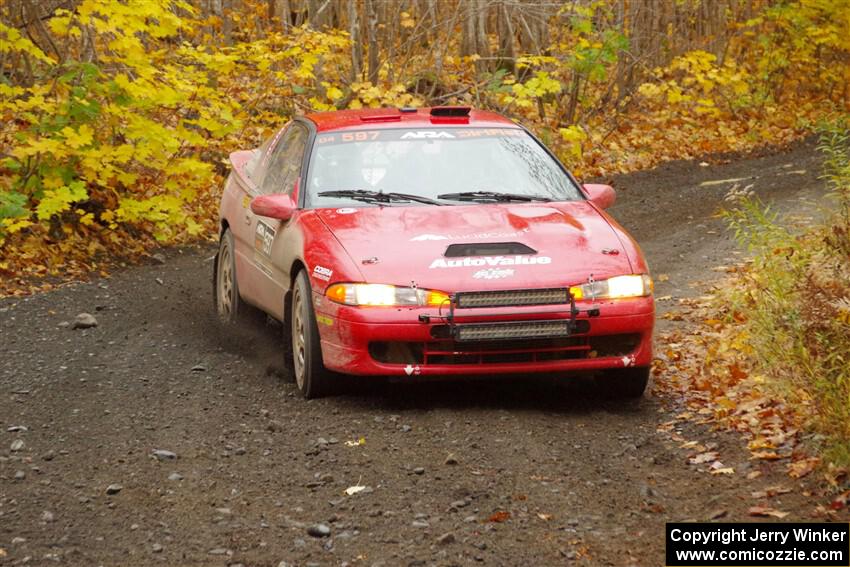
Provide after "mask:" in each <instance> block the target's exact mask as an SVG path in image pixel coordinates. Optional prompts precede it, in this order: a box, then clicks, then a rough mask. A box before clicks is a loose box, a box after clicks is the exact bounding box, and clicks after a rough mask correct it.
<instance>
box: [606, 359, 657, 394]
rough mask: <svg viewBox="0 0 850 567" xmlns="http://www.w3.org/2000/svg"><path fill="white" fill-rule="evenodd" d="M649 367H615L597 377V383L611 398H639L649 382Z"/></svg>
mask: <svg viewBox="0 0 850 567" xmlns="http://www.w3.org/2000/svg"><path fill="white" fill-rule="evenodd" d="M649 370H650V369H649V367H648V366H638V367H635V368H615V369H612V370H606V371H605V372H603V373H602V374H601V375H600V376H599V377H597V384H598V385H599V386H600V387H601V388H602V390H603V392H605V394H606V395H608V396H609V397H611V398H628V399H633V398H639V397H641V396H643V393H644V391H645V390H646V385H647V384H648V383H649Z"/></svg>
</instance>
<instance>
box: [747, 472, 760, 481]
mask: <svg viewBox="0 0 850 567" xmlns="http://www.w3.org/2000/svg"><path fill="white" fill-rule="evenodd" d="M760 476H761V471H750V472H748V473H747V480H753V479H756V478H758V477H760Z"/></svg>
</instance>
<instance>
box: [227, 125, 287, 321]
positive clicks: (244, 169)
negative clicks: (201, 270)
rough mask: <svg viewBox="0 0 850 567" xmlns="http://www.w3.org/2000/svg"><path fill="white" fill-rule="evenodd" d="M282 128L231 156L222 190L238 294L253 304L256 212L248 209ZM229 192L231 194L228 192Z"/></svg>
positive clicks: (254, 295)
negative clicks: (228, 173) (229, 171)
mask: <svg viewBox="0 0 850 567" xmlns="http://www.w3.org/2000/svg"><path fill="white" fill-rule="evenodd" d="M285 131H286V128H281V129H280V130H279V131H278V132H276V133H275V135H274V136H272V137H271V138H269V139H268V140H266V141H265V143H263V145H262V146H260V147H259V148H258V149H255V150H248V151H244V152H236V153H234V154H233V155H231V160H232V162H233V173H232V174H231V178H230V179H229V180H228V185H227V188H226V189H225V198H224V199H223V202H224V201H225V200H227V201H228V202H229V203H230V204H229V205H228V206H227V207H224V206H223V208H226V210H227V220H228V222H229V225H230V231H231V232H232V233H233V240H234V244H235V248H236V278H237V281H238V285H239V294H240V295H241V296H242V298H243V299H244V300H245V301H247V302H248V303H251V304H253V305H256V303H257V300H256V296H257V292H256V290H257V286H258V284H259V282H258V281H257V278H256V271H257V269H256V265H255V263H254V230H255V228H256V215H254V214H253V213H252V212H251V208H250V207H251V200H253V199H254V198H255V197H257V196H258V195H260V189H259V188H260V184H261V182H262V179H263V176H264V175H265V171H266V168H267V165H268V162H269V160H270V156H271V154H272V152H273V151H274V148H276V147H277V143H278V142H279V141H280V139H281V137H282V136H283V133H284V132H285ZM230 192H232V197H231V196H229V195H228V193H230Z"/></svg>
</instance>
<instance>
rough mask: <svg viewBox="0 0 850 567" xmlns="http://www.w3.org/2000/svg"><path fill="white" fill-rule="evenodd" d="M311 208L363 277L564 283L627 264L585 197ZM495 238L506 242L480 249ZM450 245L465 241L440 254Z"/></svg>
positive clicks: (624, 269) (438, 282) (463, 287)
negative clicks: (565, 200)
mask: <svg viewBox="0 0 850 567" xmlns="http://www.w3.org/2000/svg"><path fill="white" fill-rule="evenodd" d="M317 213H318V215H319V217H320V218H321V219H322V221H323V222H324V223H325V225H326V226H327V227H328V228H329V229H330V231H331V232H332V233H333V235H334V236H335V237H336V238H337V240H338V241H339V242H340V244H341V245H342V246H343V247H344V248H345V250H346V251H347V252H348V254H349V255H350V256H351V258H352V260H353V261H354V263H355V264H356V265H357V267H358V268H359V269H360V271H361V273H362V275H363V279H364V281H367V282H374V283H390V284H396V285H410V284H411V282H414V283H415V284H416V285H417V286H419V287H423V288H431V289H442V290H446V291H468V290H475V289H518V288H523V287H552V286H563V285H571V284H575V283H580V282H584V281H586V280H587V278H588V276H589V275H591V274H593V277H594V278H595V279H602V278H606V277H610V276H613V275H620V274H628V273H631V271H632V268H631V265H630V263H629V259H628V254H627V253H626V250H625V249H624V246H623V243H621V241H620V238H619V237H618V235H617V233H616V232H615V231H614V229H613V228H612V227H611V225H610V224H609V223H608V221H607V220H606V218H605V217H604V216H603V214H602V213H600V212H599V211H597V210H596V209H595V208H594V207H593V206H592V205H591V204H590V203H589V202H587V201H575V202H568V203H545V204H541V203H522V204H516V205H513V204H493V205H480V204H476V205H471V206H465V205H462V206H444V207H437V206H408V207H392V206H388V207H358V208H338V209H321V210H318V211H317ZM494 243H505V244H506V245H507V244H510V246H506V247H499V248H502V249H503V250H498V249H492V248H491V249H487V245H488V244H489V245H492V244H494ZM457 244H464V245H471V246H468V247H466V248H467V249H466V250H462V251H460V255H459V256H456V255H452V254H453V252H451V251H450V252H449V255H448V256H447V249H448V247H449V246H450V245H457ZM517 245H525V246H527V247H530V248H531V249H533V250H532V251H531V252H536V253H529V252H530V251H528V250H525V251H523V250H520V249H521V248H522V246H517ZM482 249H483V250H482ZM514 249H516V250H514ZM505 250H507V252H506V251H505ZM518 252H524V253H518Z"/></svg>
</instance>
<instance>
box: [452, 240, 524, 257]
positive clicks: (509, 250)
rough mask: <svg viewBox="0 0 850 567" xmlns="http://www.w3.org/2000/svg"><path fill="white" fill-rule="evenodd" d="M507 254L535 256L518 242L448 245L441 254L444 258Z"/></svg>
mask: <svg viewBox="0 0 850 567" xmlns="http://www.w3.org/2000/svg"><path fill="white" fill-rule="evenodd" d="M508 254H512V255H517V254H519V255H522V254H537V250H535V249H534V248H531V247H529V246H526V245H525V244H520V243H519V242H474V243H471V244H449V246H448V248H446V251H445V253H444V254H443V255H444V256H445V257H446V258H466V257H468V256H505V255H508Z"/></svg>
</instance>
